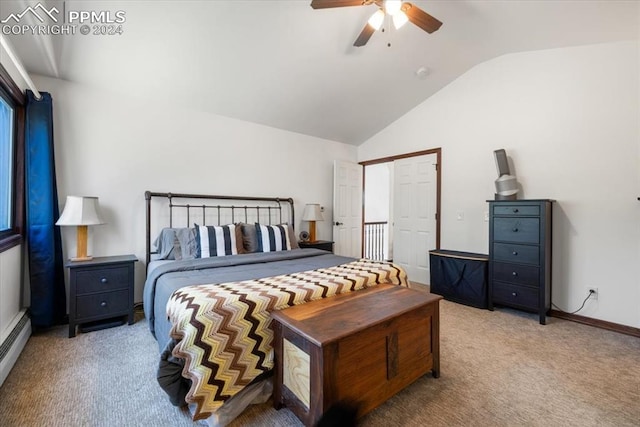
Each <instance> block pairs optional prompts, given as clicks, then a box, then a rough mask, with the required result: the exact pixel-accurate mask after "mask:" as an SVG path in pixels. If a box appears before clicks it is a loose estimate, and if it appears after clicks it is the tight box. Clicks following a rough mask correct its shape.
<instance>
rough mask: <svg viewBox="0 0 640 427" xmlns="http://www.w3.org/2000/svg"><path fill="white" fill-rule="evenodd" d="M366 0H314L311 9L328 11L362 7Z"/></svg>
mask: <svg viewBox="0 0 640 427" xmlns="http://www.w3.org/2000/svg"><path fill="white" fill-rule="evenodd" d="M365 3H366V1H364V0H312V1H311V7H312V8H314V9H327V8H330V7H345V6H362V5H363V4H365Z"/></svg>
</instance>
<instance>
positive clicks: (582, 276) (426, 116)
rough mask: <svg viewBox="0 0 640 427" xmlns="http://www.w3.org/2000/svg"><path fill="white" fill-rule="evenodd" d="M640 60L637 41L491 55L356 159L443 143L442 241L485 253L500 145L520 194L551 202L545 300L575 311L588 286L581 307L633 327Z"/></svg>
mask: <svg viewBox="0 0 640 427" xmlns="http://www.w3.org/2000/svg"><path fill="white" fill-rule="evenodd" d="M639 63H640V54H639V48H638V43H637V42H620V43H612V44H602V45H590V46H582V47H573V48H563V49H553V50H545V51H535V52H525V53H516V54H510V55H506V56H502V57H498V58H495V59H493V60H491V61H488V62H485V63H482V64H479V65H478V66H476V67H475V68H473V69H471V70H470V71H469V72H467V73H466V74H464V75H463V76H461V77H460V78H458V79H457V80H456V81H454V82H452V83H451V84H450V85H448V86H447V87H445V88H444V89H443V90H441V91H440V92H438V93H437V94H435V95H434V96H432V97H431V98H430V99H428V100H426V101H425V102H423V103H422V104H420V105H419V106H417V107H416V108H415V109H414V110H412V111H411V112H409V113H407V114H406V115H405V116H403V117H402V118H401V119H399V120H398V121H396V122H395V123H393V124H392V125H390V126H389V127H388V128H386V129H384V130H383V131H381V132H380V133H379V134H377V135H375V136H374V137H372V138H371V139H370V140H368V141H366V142H365V143H364V144H362V145H361V146H360V147H359V148H358V160H359V161H364V160H371V159H376V158H381V157H386V156H389V155H394V154H401V153H407V152H413V151H418V150H424V149H428V148H435V147H442V248H443V249H454V250H463V251H473V252H482V253H487V252H488V224H487V222H485V221H484V212H485V211H487V204H486V202H485V201H486V200H487V199H492V198H493V193H494V180H495V179H496V178H497V173H496V168H495V163H494V159H493V150H495V149H498V148H504V149H506V151H507V154H508V155H509V156H510V157H511V158H512V160H513V164H514V166H515V173H516V175H517V177H518V180H519V181H520V183H521V184H522V187H523V190H524V192H523V194H521V195H519V198H551V199H555V200H556V201H557V203H555V204H554V214H553V220H554V224H553V226H554V229H553V239H554V241H553V251H554V254H553V263H554V264H553V290H552V295H553V302H554V303H555V304H556V305H558V306H559V307H561V308H562V309H563V310H576V309H577V308H578V307H579V306H580V304H581V303H582V300H583V299H584V298H585V297H586V295H587V288H588V287H592V286H595V287H598V288H599V299H598V301H589V302H588V303H587V305H586V307H585V309H584V310H583V311H581V312H580V313H579V314H581V315H584V316H588V317H593V318H597V319H602V320H607V321H611V322H615V323H619V324H623V325H628V326H633V327H640V201H638V200H637V197H638V196H640V125H639V123H640V121H639V118H640V108H639V99H640V84H639V81H640V69H639ZM436 72H437V71H436ZM512 172H513V171H512ZM456 211H463V212H464V213H465V216H464V220H463V221H456ZM425 256H427V255H426V254H425Z"/></svg>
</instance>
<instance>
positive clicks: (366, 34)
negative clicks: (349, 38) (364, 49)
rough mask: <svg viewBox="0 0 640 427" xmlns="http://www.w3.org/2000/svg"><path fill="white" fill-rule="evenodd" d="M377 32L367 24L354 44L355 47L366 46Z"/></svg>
mask: <svg viewBox="0 0 640 427" xmlns="http://www.w3.org/2000/svg"><path fill="white" fill-rule="evenodd" d="M375 32H376V30H375V28H373V27H372V26H371V25H369V24H365V26H364V28H363V29H362V32H361V33H360V35H359V36H358V38H357V39H356V41H355V42H354V43H353V45H354V46H356V47H361V46H364V45H365V44H367V42H368V41H369V39H370V38H371V36H372V35H373V33H375Z"/></svg>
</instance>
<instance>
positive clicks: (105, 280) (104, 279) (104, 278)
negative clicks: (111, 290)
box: [100, 277, 108, 283]
mask: <svg viewBox="0 0 640 427" xmlns="http://www.w3.org/2000/svg"><path fill="white" fill-rule="evenodd" d="M107 282H108V280H107V278H106V277H103V278H102V279H100V283H107Z"/></svg>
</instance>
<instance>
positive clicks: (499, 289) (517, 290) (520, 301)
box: [493, 282, 539, 310]
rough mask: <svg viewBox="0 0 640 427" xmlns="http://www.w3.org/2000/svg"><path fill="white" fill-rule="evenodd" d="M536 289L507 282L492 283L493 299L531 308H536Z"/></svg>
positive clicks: (497, 301)
mask: <svg viewBox="0 0 640 427" xmlns="http://www.w3.org/2000/svg"><path fill="white" fill-rule="evenodd" d="M538 295H539V293H538V289H537V288H529V287H526V286H517V285H511V284H509V283H500V282H494V283H493V301H494V302H495V303H497V304H500V303H503V304H507V305H510V306H515V307H521V308H526V309H531V310H537V309H538V305H539V304H538Z"/></svg>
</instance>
